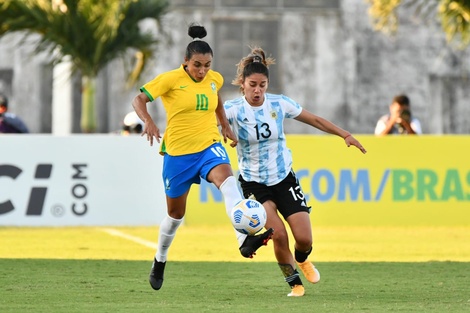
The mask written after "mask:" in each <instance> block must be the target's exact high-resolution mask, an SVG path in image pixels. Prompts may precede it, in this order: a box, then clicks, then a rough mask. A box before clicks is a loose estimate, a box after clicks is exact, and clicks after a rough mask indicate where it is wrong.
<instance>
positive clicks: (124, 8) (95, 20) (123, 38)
mask: <svg viewBox="0 0 470 313" xmlns="http://www.w3.org/2000/svg"><path fill="white" fill-rule="evenodd" d="M167 7H168V0H2V2H1V3H0V36H2V35H4V34H6V33H9V32H17V31H22V32H26V34H39V35H40V38H41V39H40V40H39V41H38V43H37V46H36V49H37V51H47V52H49V53H50V55H51V56H52V58H53V63H54V64H57V63H58V62H61V61H63V60H64V59H68V60H70V62H71V64H72V67H73V70H74V72H79V73H80V74H81V75H82V115H81V128H82V132H87V133H91V132H94V131H95V130H96V113H95V111H96V108H95V90H96V87H95V84H96V77H97V75H98V73H99V72H100V70H101V69H103V68H104V67H105V66H106V65H107V64H108V63H109V62H110V61H112V60H114V59H116V58H119V57H120V58H123V59H130V58H131V59H132V60H131V63H135V66H134V70H133V71H132V73H129V83H131V84H132V83H133V82H135V80H136V79H137V78H138V77H139V75H140V73H141V72H142V71H143V69H144V68H145V64H146V60H147V59H148V58H149V57H151V56H152V54H153V51H154V48H155V44H157V43H158V39H157V38H155V36H154V35H153V34H151V33H150V32H142V31H141V29H140V28H139V23H140V22H141V21H142V20H144V19H152V20H154V21H156V22H157V24H160V18H161V16H162V15H163V14H164V13H165V11H166V9H167ZM131 52H134V54H133V53H131Z"/></svg>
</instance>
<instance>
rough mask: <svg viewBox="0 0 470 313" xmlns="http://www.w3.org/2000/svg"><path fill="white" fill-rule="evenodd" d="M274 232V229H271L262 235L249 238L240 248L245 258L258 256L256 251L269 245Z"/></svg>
mask: <svg viewBox="0 0 470 313" xmlns="http://www.w3.org/2000/svg"><path fill="white" fill-rule="evenodd" d="M273 232H274V229H272V228H270V229H268V230H267V231H265V232H264V233H262V234H259V235H255V236H247V237H246V239H245V241H244V242H243V244H242V246H241V247H240V253H241V254H242V255H243V256H244V257H245V258H250V259H251V258H253V255H255V254H256V250H258V248H259V247H261V246H266V245H267V244H268V241H269V239H271V238H272V237H273Z"/></svg>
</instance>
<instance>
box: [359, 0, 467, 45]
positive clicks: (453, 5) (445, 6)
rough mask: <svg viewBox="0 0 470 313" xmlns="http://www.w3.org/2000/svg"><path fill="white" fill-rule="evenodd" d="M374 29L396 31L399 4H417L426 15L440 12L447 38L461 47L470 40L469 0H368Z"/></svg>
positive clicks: (417, 11) (438, 15) (439, 17)
mask: <svg viewBox="0 0 470 313" xmlns="http://www.w3.org/2000/svg"><path fill="white" fill-rule="evenodd" d="M365 1H366V2H367V3H368V4H369V15H370V16H371V18H372V21H373V25H374V27H375V29H377V30H381V31H383V32H386V33H394V32H396V30H397V28H398V24H399V23H398V15H397V9H398V7H399V6H401V5H403V6H407V7H409V8H414V9H415V10H416V13H417V14H418V15H420V16H423V17H425V18H429V17H434V16H437V17H438V19H439V20H440V22H441V26H442V29H443V31H444V32H445V34H446V38H447V41H448V42H449V43H451V42H457V43H458V44H459V46H460V47H461V48H464V47H466V46H467V45H468V44H470V0H365Z"/></svg>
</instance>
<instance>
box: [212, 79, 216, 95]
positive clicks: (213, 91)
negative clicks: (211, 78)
mask: <svg viewBox="0 0 470 313" xmlns="http://www.w3.org/2000/svg"><path fill="white" fill-rule="evenodd" d="M211 89H212V93H214V94H216V93H217V87H216V86H215V83H214V82H212V83H211Z"/></svg>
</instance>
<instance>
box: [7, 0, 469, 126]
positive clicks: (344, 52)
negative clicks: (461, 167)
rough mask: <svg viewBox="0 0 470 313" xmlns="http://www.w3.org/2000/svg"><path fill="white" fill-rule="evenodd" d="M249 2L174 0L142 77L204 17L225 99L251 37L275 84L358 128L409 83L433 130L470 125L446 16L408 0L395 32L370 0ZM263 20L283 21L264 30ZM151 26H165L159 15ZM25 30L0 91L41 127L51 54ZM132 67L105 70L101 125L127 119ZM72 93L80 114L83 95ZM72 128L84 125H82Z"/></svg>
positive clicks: (463, 73)
mask: <svg viewBox="0 0 470 313" xmlns="http://www.w3.org/2000/svg"><path fill="white" fill-rule="evenodd" d="M245 2H246V1H242V0H237V1H234V0H231V1H221V0H198V1H186V0H174V1H172V9H171V11H170V12H169V13H168V14H167V15H166V16H165V19H164V22H163V25H164V29H163V31H164V32H165V33H166V36H162V42H161V44H160V46H159V47H158V50H157V51H156V57H155V59H153V60H151V61H150V63H149V68H148V69H147V71H146V72H145V73H144V75H143V77H142V80H141V81H140V82H139V86H140V85H141V84H143V83H145V82H146V81H147V80H150V79H152V78H153V77H154V76H155V75H157V74H158V73H161V72H163V71H166V70H169V69H173V68H175V67H178V66H179V64H180V63H181V62H182V61H183V57H184V51H185V48H186V45H187V44H188V43H189V41H190V38H189V37H188V36H187V34H186V31H187V26H188V25H189V23H191V22H194V21H196V22H199V23H201V24H203V25H204V26H206V28H207V30H208V33H209V34H208V37H206V38H205V39H206V40H207V41H208V42H209V43H210V44H211V46H212V47H213V49H214V53H215V56H214V69H216V70H218V71H221V72H223V73H224V76H225V81H226V83H225V86H224V92H223V93H222V95H223V97H224V98H225V99H228V98H232V97H236V96H238V95H239V94H238V92H237V89H236V88H234V87H233V86H230V82H231V80H232V78H233V76H234V74H235V66H234V64H233V63H234V61H233V60H235V58H236V56H237V55H238V59H239V58H241V57H242V56H244V55H246V54H247V53H248V52H249V49H248V48H247V45H249V44H256V43H261V44H263V48H266V49H267V52H268V53H272V56H273V57H274V58H275V59H276V61H277V62H276V63H277V64H276V65H273V67H272V71H271V76H275V77H271V79H272V82H273V84H272V86H274V87H272V88H271V89H270V91H271V92H281V93H284V94H286V95H288V96H290V97H292V98H293V99H295V100H296V101H297V102H299V103H300V104H301V105H303V106H304V107H305V108H306V109H308V110H310V111H312V112H313V113H315V114H317V115H320V116H323V117H325V118H327V119H329V120H331V121H333V122H334V123H336V124H338V125H340V126H342V127H343V128H346V129H348V130H350V131H352V132H355V133H364V134H370V133H373V130H374V127H375V123H376V121H377V119H378V118H379V117H380V116H381V115H382V114H384V113H387V112H388V104H389V103H390V100H391V99H392V98H393V96H394V95H396V94H398V93H402V92H404V93H407V94H408V95H409V96H410V98H411V101H412V110H413V113H414V114H415V115H416V116H417V117H418V118H419V119H420V120H421V123H422V125H423V131H424V132H425V133H428V134H448V133H455V134H468V133H470V123H469V119H470V81H469V79H468V77H469V73H470V63H469V62H470V61H469V60H470V49H468V48H467V49H466V50H458V49H455V48H452V47H450V46H449V45H447V43H446V41H445V37H444V34H443V32H442V30H441V29H440V25H439V23H438V22H436V21H434V20H426V21H422V20H419V19H418V18H416V17H413V16H412V14H411V12H407V11H405V10H401V11H400V13H401V15H400V17H401V19H400V27H399V29H398V33H397V34H396V36H394V37H389V36H386V35H384V34H382V33H379V32H375V31H373V29H372V26H371V23H370V21H369V17H368V15H367V5H366V4H365V3H364V1H362V0H343V1H321V0H309V1H308V0H305V1H285V0H277V1H268V2H269V5H268V3H265V2H266V1H261V2H256V3H255V2H253V3H251V4H250V2H249V1H248V2H247V3H245ZM247 5H251V7H248V6H247ZM268 21H269V22H270V24H268V23H267V22H268ZM263 23H265V24H266V25H268V26H267V27H272V25H277V26H276V28H271V29H269V28H268V29H267V31H266V30H265V29H263V25H264V24H263ZM221 25H230V27H232V28H233V27H240V31H239V32H238V31H235V32H234V33H233V34H237V38H227V37H223V34H224V33H223V32H222V28H221ZM232 25H233V26H232ZM145 27H147V28H150V29H153V30H154V31H155V32H158V31H161V30H157V29H156V27H154V25H153V24H152V23H148V24H146V25H145ZM264 27H266V26H264ZM232 30H233V29H232ZM229 31H230V29H229ZM238 34H239V36H238ZM21 38H22V37H21V36H20V35H7V36H4V37H3V38H0V74H1V73H2V70H3V73H4V74H5V75H6V76H8V70H9V69H10V70H13V78H12V82H11V86H10V85H9V84H8V83H3V84H2V83H1V82H0V92H5V93H7V95H8V96H10V98H11V110H12V111H13V112H15V113H17V114H19V115H20V116H22V117H23V118H24V120H25V121H26V122H27V123H28V125H29V126H30V128H31V130H32V131H33V132H37V133H39V132H50V129H51V127H50V126H49V125H50V121H51V117H50V109H49V111H48V107H49V105H48V104H49V103H51V94H52V93H51V92H50V91H49V90H50V86H51V85H52V81H51V80H52V75H51V74H50V73H52V69H51V67H50V66H49V65H47V60H48V57H47V56H45V55H34V56H32V54H31V51H32V50H31V47H28V46H22V45H20V44H19V40H20V39H21ZM238 38H241V39H238ZM234 39H236V40H238V41H239V46H240V51H236V52H234V51H230V50H229V51H228V52H232V54H233V55H229V53H228V52H227V49H226V48H227V47H229V46H228V41H229V40H232V41H234ZM235 43H236V41H235ZM218 51H223V53H222V52H221V53H219V52H218ZM230 66H233V71H232V72H230V71H231V70H230ZM124 68H125V67H124V65H123V63H122V62H121V61H119V60H116V61H114V62H112V63H111V64H110V65H109V66H108V67H107V69H106V70H105V71H103V72H102V73H101V75H100V79H99V91H98V95H97V97H98V103H99V107H98V117H99V119H100V121H99V132H110V131H113V130H116V129H119V127H120V123H121V121H122V118H123V117H124V115H125V114H126V113H127V112H129V111H130V110H132V108H131V105H130V102H131V100H132V98H133V97H134V96H135V94H136V93H137V92H138V86H135V87H133V88H131V89H128V88H126V86H125V77H126V76H125V75H126V74H125V70H124ZM1 77H2V76H1V75H0V80H1ZM75 89H76V91H78V90H77V89H79V86H78V88H77V87H76V88H75ZM75 98H76V95H75ZM156 102H157V104H151V105H150V106H149V108H150V110H151V112H152V114H153V115H154V116H155V119H156V120H157V121H158V123H159V127H160V128H163V129H164V128H165V125H164V123H165V113H164V111H163V108H162V107H161V106H160V105H159V101H158V100H157V101H156ZM74 103H75V109H74V112H75V113H74V114H75V115H76V116H77V115H79V113H78V112H77V109H76V106H77V99H74ZM76 118H77V117H76ZM287 129H288V132H289V133H319V132H318V131H316V130H314V129H312V128H311V127H309V126H307V125H303V124H301V123H298V122H294V121H291V122H290V123H289V124H288V126H287ZM72 131H74V132H77V131H79V130H78V129H77V126H76V125H75V126H74V127H72Z"/></svg>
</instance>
